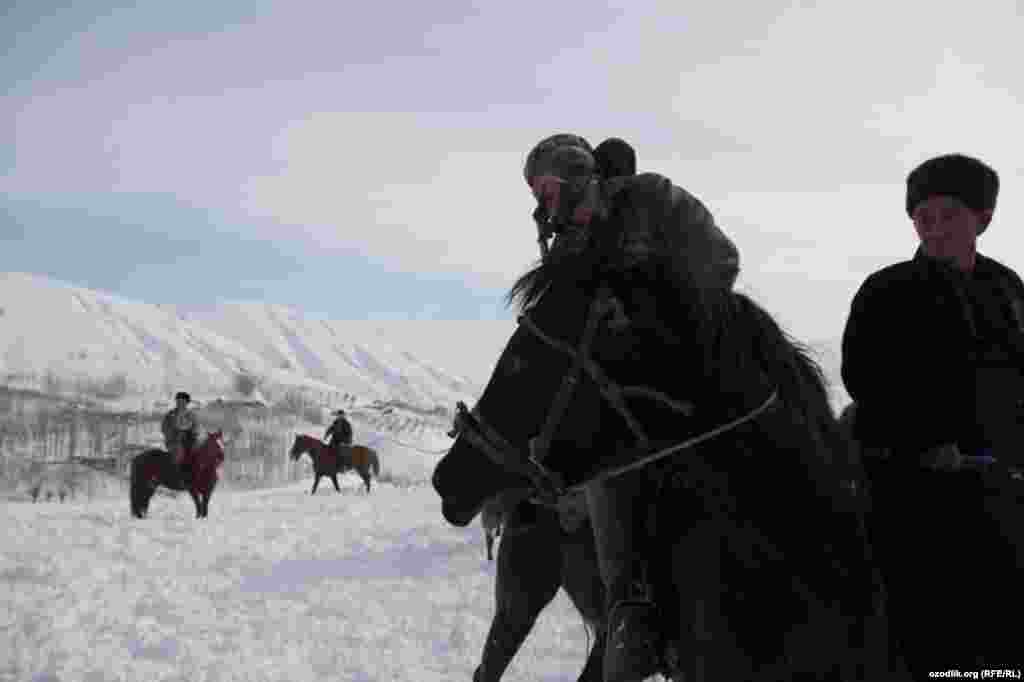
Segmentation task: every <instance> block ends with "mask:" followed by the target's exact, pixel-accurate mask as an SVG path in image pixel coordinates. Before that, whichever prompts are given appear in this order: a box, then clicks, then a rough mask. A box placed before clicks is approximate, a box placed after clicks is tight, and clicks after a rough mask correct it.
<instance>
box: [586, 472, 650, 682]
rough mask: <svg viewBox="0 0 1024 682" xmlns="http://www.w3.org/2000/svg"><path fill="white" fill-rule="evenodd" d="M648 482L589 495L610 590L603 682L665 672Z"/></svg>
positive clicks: (599, 487) (630, 481) (627, 482)
mask: <svg viewBox="0 0 1024 682" xmlns="http://www.w3.org/2000/svg"><path fill="white" fill-rule="evenodd" d="M647 483H648V479H647V476H646V475H645V472H643V471H639V472H635V473H634V472H630V473H628V474H624V475H622V476H620V477H616V478H613V479H610V480H608V481H604V482H599V483H593V484H591V485H589V486H587V490H586V492H587V504H588V506H589V507H590V514H591V519H592V520H593V526H594V536H595V540H596V545H597V557H598V563H599V564H600V568H601V577H602V578H603V579H604V583H605V585H606V586H607V588H608V601H607V614H608V628H607V631H608V637H607V643H606V647H605V655H604V682H639V681H640V680H643V679H645V678H647V677H650V676H651V675H654V674H655V673H657V672H659V671H660V670H661V668H662V665H661V657H660V652H661V648H662V642H661V633H660V627H659V621H658V614H657V610H656V608H655V604H654V602H653V600H652V595H651V590H650V586H649V584H648V583H647V580H648V576H647V575H646V573H647V570H646V569H647V561H646V559H647V557H646V555H645V552H644V550H645V547H644V544H645V543H644V542H643V540H644V539H645V536H644V533H645V531H646V529H645V528H644V526H643V520H644V518H645V514H644V512H645V511H646V505H647V504H648V503H649V490H648V489H647V488H648V486H647Z"/></svg>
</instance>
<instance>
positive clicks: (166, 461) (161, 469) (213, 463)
mask: <svg viewBox="0 0 1024 682" xmlns="http://www.w3.org/2000/svg"><path fill="white" fill-rule="evenodd" d="M186 458H187V459H188V461H190V462H191V464H192V476H191V481H189V482H188V483H187V484H186V482H185V481H184V480H182V477H181V473H180V471H179V470H178V467H177V466H175V464H174V462H173V461H172V459H171V456H170V454H168V452H167V451H166V450H159V449H153V450H146V451H145V452H143V453H140V454H138V455H136V456H135V457H133V458H132V462H131V510H132V516H134V517H135V518H138V519H141V518H144V517H145V516H146V514H147V513H148V511H149V500H150V499H151V498H152V497H153V494H154V493H155V492H156V489H157V488H158V487H160V486H164V487H165V488H170V489H171V490H188V494H189V495H191V496H192V502H194V503H195V505H196V518H197V519H204V518H206V517H207V516H208V515H209V511H210V496H211V495H212V494H213V489H214V488H215V487H216V485H217V480H218V475H217V469H219V468H220V466H221V465H222V464H224V434H223V433H222V432H220V431H214V432H213V433H210V434H207V436H206V440H204V441H203V443H202V445H200V446H199V447H197V448H193V449H192V450H191V451H190V452H189V453H188V455H186Z"/></svg>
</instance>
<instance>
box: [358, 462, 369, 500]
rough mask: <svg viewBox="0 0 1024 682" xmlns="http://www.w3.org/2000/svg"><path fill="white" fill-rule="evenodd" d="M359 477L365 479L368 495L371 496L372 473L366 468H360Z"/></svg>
mask: <svg viewBox="0 0 1024 682" xmlns="http://www.w3.org/2000/svg"><path fill="white" fill-rule="evenodd" d="M359 475H360V476H361V477H362V479H363V484H364V485H365V486H366V494H367V495H369V494H370V471H369V469H368V468H366V467H360V468H359Z"/></svg>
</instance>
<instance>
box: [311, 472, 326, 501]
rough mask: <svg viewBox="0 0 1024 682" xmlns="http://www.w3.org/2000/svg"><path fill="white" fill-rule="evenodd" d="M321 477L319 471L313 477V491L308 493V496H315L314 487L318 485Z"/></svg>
mask: <svg viewBox="0 0 1024 682" xmlns="http://www.w3.org/2000/svg"><path fill="white" fill-rule="evenodd" d="M322 475H323V474H321V473H320V472H319V471H318V472H317V473H315V474H314V475H313V476H314V478H313V489H312V490H310V491H309V494H310V495H316V487H317V486H318V485H320V477H321V476H322Z"/></svg>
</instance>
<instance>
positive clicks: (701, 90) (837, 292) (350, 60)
mask: <svg viewBox="0 0 1024 682" xmlns="http://www.w3.org/2000/svg"><path fill="white" fill-rule="evenodd" d="M68 5H69V7H66V6H64V4H59V5H58V4H52V5H51V4H50V3H47V2H45V1H36V0H33V1H31V2H29V1H25V2H20V3H16V7H15V9H14V10H13V11H12V10H8V11H7V12H8V13H7V16H6V17H5V19H4V21H3V22H0V44H3V45H5V55H4V59H3V60H2V61H0V84H2V85H3V86H4V87H3V92H5V93H6V95H4V96H3V97H2V99H0V269H2V270H16V271H28V272H36V273H40V274H45V275H48V276H51V277H55V278H58V279H63V280H66V281H70V282H73V283H75V284H79V285H84V286H89V287H93V288H98V289H103V290H107V291H112V292H115V293H118V294H120V295H122V296H126V297H130V298H137V299H141V300H146V301H150V302H154V303H157V302H179V303H198V302H204V301H216V300H225V299H227V300H237V299H255V300H263V301H269V302H275V303H284V304H288V305H296V306H299V307H301V308H303V309H305V310H307V311H308V312H310V313H311V314H317V315H326V316H330V317H333V318H336V319H366V318H409V319H416V318H434V319H510V318H512V317H513V315H514V313H513V311H510V310H507V309H506V308H505V307H504V305H503V302H502V296H503V295H504V293H505V291H506V290H507V288H508V287H509V286H510V285H511V283H512V281H513V280H514V278H515V277H516V276H517V275H518V274H520V273H521V272H523V271H524V270H525V269H526V268H528V267H529V266H530V265H531V264H532V263H533V262H534V260H535V258H536V256H537V251H536V243H535V235H534V228H533V224H532V221H531V219H530V212H531V210H532V208H533V202H532V199H531V197H530V195H529V192H528V190H527V188H526V186H525V183H524V182H523V180H522V174H521V173H522V164H523V160H524V158H525V155H526V153H527V152H528V151H529V149H530V147H531V146H532V145H533V144H534V143H535V142H536V141H538V140H539V139H541V138H543V137H545V136H547V135H548V134H551V133H554V132H562V131H567V132H576V133H578V134H581V135H584V136H585V137H587V138H588V139H589V140H590V141H591V142H592V143H593V144H595V145H596V144H597V143H598V142H600V141H601V140H602V139H604V138H605V137H608V136H612V135H615V136H621V137H624V138H626V139H628V140H630V141H632V142H633V143H634V145H635V147H636V148H637V151H638V155H639V162H640V167H641V170H644V171H655V172H660V173H663V174H665V175H667V176H669V177H671V178H672V179H673V180H674V181H675V182H676V184H679V185H681V186H682V187H685V188H686V189H688V190H690V191H691V192H693V193H694V194H696V195H697V196H698V197H699V198H700V199H701V200H702V201H704V203H705V204H706V205H707V206H708V207H709V208H710V209H711V211H712V213H713V214H714V215H715V217H716V219H717V221H718V222H719V224H720V225H721V226H722V228H723V230H725V232H726V233H727V234H729V235H730V236H731V237H732V238H733V239H734V240H735V241H736V243H737V244H738V246H739V248H740V251H741V260H742V266H743V272H742V274H741V277H740V280H739V287H740V289H741V290H743V291H746V292H748V293H750V294H752V295H753V296H754V297H755V298H756V299H757V300H758V301H759V302H761V303H762V304H763V305H765V306H766V307H767V309H768V310H769V311H771V312H772V313H774V314H776V315H777V316H778V318H779V319H780V321H781V322H782V323H783V324H784V325H785V326H786V327H787V329H788V330H789V331H791V332H792V333H794V334H795V335H797V336H798V337H800V338H803V339H805V340H817V339H827V338H835V337H838V336H839V335H840V334H841V333H842V327H843V324H844V322H845V318H846V315H847V312H848V309H849V303H850V300H851V298H852V296H853V294H854V292H855V291H856V289H857V287H858V286H859V285H860V283H861V282H862V281H863V279H864V278H865V277H866V276H867V275H868V274H869V273H870V272H871V271H873V270H875V269H877V268H879V267H882V266H884V265H886V264H889V263H892V262H896V261H898V260H902V259H905V258H909V257H910V256H911V255H912V254H913V251H914V248H915V245H916V240H915V237H914V233H913V229H912V225H911V223H910V221H909V219H908V218H907V216H906V214H905V213H904V211H903V197H904V188H905V185H904V182H905V177H906V174H907V172H908V171H909V170H910V169H911V168H912V167H913V166H914V165H916V164H917V163H919V162H920V161H922V160H924V159H926V158H928V157H929V156H933V155H936V154H940V153H947V152H953V151H959V152H963V153H967V154H972V155H977V156H979V157H980V158H982V159H984V160H985V161H987V162H989V163H990V164H991V165H993V166H994V167H995V168H996V169H997V170H998V171H999V173H1000V175H1001V180H1002V192H1001V195H1000V198H999V204H998V208H997V210H996V216H995V220H994V222H993V225H992V228H991V229H990V230H989V231H988V232H987V233H986V234H985V236H984V237H983V239H982V240H981V242H980V248H981V250H982V251H983V252H984V253H987V254H989V255H992V256H994V257H996V258H997V259H1000V260H1003V262H1005V263H1007V264H1008V265H1010V266H1012V267H1014V268H1015V269H1017V270H1018V271H1021V270H1024V250H1022V249H1021V246H1024V234H1022V233H1024V203H1022V199H1021V196H1022V194H1024V154H1022V144H1021V142H1022V135H1021V127H1020V126H1021V121H1024V105H1022V104H1021V100H1022V95H1024V85H1022V83H1024V79H1022V78H1021V76H1020V71H1019V69H1020V65H1021V64H1024V41H1022V40H1021V39H1020V37H1021V36H1022V35H1024V20H1022V18H1021V16H1020V14H1021V13H1022V11H1024V9H1022V6H1021V4H1020V3H1019V2H1014V1H1012V0H1011V1H1005V2H1000V1H998V0H986V1H984V2H980V3H942V4H940V3H935V2H895V3H894V2H869V1H861V2H848V1H845V0H844V1H838V2H821V3H781V2H774V1H772V0H762V1H759V2H750V1H749V0H743V1H741V2H724V1H721V0H715V1H713V2H710V1H709V2H690V3H681V2H677V1H672V2H652V1H645V0H629V1H628V2H626V1H623V2H619V3H606V4H601V3H595V2H574V1H566V2H555V3H552V2H547V1H545V2H516V3H506V2H497V1H494V2H452V1H441V2H436V3H413V2H392V1H389V0H383V1H378V2H369V3H348V2H320V3H315V2H305V1H300V0H289V1H288V2H278V3H271V2H265V1H263V0H246V1H245V2H235V3H232V2H215V3H211V2H206V1H204V2H188V1H185V0H179V1H176V2H172V3H168V2H156V1H152V2H141V3H137V4H136V5H135V6H133V7H122V6H112V5H107V4H104V3H100V2H76V3H68Z"/></svg>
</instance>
